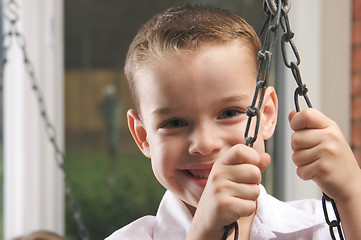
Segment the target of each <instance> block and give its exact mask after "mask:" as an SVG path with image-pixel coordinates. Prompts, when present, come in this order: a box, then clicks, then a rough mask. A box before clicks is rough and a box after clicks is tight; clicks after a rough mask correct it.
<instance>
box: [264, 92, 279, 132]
mask: <svg viewBox="0 0 361 240" xmlns="http://www.w3.org/2000/svg"><path fill="white" fill-rule="evenodd" d="M277 114H278V99H277V95H276V91H275V89H274V88H273V87H268V88H267V89H266V91H265V95H264V100H263V107H262V118H263V138H264V139H269V138H270V137H272V135H273V132H274V130H275V128H276V123H277Z"/></svg>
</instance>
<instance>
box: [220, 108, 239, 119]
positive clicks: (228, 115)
mask: <svg viewBox="0 0 361 240" xmlns="http://www.w3.org/2000/svg"><path fill="white" fill-rule="evenodd" d="M242 113H243V112H242V111H240V110H238V109H228V110H226V111H224V112H222V113H221V115H219V117H218V119H226V118H234V117H236V116H238V115H239V114H242Z"/></svg>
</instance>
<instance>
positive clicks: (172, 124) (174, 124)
mask: <svg viewBox="0 0 361 240" xmlns="http://www.w3.org/2000/svg"><path fill="white" fill-rule="evenodd" d="M185 126H187V123H186V122H185V121H183V120H180V119H172V120H168V121H166V122H164V123H162V124H161V125H160V126H159V128H180V127H185Z"/></svg>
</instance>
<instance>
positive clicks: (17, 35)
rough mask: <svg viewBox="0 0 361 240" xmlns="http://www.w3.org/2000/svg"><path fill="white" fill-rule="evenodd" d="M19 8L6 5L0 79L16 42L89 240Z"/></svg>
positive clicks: (80, 224) (12, 3)
mask: <svg viewBox="0 0 361 240" xmlns="http://www.w3.org/2000/svg"><path fill="white" fill-rule="evenodd" d="M19 8H20V6H19V4H18V3H17V2H16V1H15V0H9V1H8V2H7V3H6V5H5V8H4V10H5V11H6V12H5V18H4V19H5V20H6V21H8V23H9V29H8V30H7V31H6V32H4V33H3V36H2V43H3V49H2V50H3V52H2V58H1V63H2V68H1V72H0V74H1V76H0V77H1V78H2V77H3V71H4V69H5V66H6V63H7V61H8V59H7V51H8V49H9V48H10V47H11V44H12V42H13V41H14V40H15V43H16V45H17V46H18V47H19V48H20V50H21V52H22V56H23V61H24V67H25V71H26V73H27V75H28V77H29V80H30V83H31V87H32V90H33V92H34V94H35V97H36V100H37V103H38V106H39V110H40V115H41V118H42V119H43V122H44V125H45V133H46V135H47V137H48V140H49V142H50V144H51V145H52V147H53V149H54V153H55V155H54V159H55V161H56V164H57V166H58V168H59V170H60V171H61V172H62V174H63V177H64V181H65V192H66V194H67V196H68V200H69V206H70V208H71V211H72V215H73V219H74V220H75V222H76V224H77V229H78V235H79V238H80V239H82V240H89V239H90V236H89V231H88V229H87V227H86V226H85V224H84V221H83V220H82V213H81V208H80V204H79V201H78V200H77V198H76V197H75V195H74V193H73V187H72V183H71V180H70V178H69V176H68V174H67V173H66V171H65V169H64V160H65V154H64V152H63V150H61V149H60V147H59V144H58V142H57V140H56V139H57V135H56V129H55V127H54V125H53V124H52V122H51V121H50V119H49V114H48V111H47V108H46V104H45V100H44V97H43V93H42V91H41V88H40V85H39V82H38V78H37V75H36V72H35V68H34V65H33V63H32V61H31V59H30V58H29V56H28V52H27V46H26V41H25V36H24V35H23V34H22V33H21V32H19V31H18V29H17V22H18V20H19V17H20V16H19V13H18V10H19Z"/></svg>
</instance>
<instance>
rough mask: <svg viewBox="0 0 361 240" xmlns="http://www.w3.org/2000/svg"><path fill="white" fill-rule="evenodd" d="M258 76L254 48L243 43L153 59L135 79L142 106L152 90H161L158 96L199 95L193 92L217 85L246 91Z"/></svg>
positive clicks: (227, 89)
mask: <svg viewBox="0 0 361 240" xmlns="http://www.w3.org/2000/svg"><path fill="white" fill-rule="evenodd" d="M256 75H257V60H256V57H255V54H254V53H253V50H252V48H250V47H248V46H247V45H244V44H243V45H241V44H226V45H220V44H209V45H205V46H203V47H201V48H199V49H197V50H178V51H173V52H170V53H166V54H164V55H163V56H162V57H161V58H154V59H152V60H151V61H148V63H147V64H146V65H144V67H143V68H141V69H140V70H139V71H138V72H137V74H136V75H135V80H136V86H137V95H138V98H139V103H140V105H143V102H144V101H147V100H146V99H147V97H146V95H149V93H150V91H151V90H156V91H158V95H159V96H160V95H162V94H163V93H164V94H166V93H169V94H173V95H174V94H175V95H179V97H181V96H183V97H185V96H184V95H186V96H190V94H197V92H192V91H191V90H192V89H193V88H197V89H198V90H199V89H201V90H202V91H208V90H209V91H210V90H211V88H212V87H214V86H217V88H219V90H224V91H228V92H232V91H234V92H237V91H240V90H242V91H243V92H244V91H245V89H254V85H255V83H256ZM172 91H173V92H172ZM171 92H172V93H171ZM164 94H163V95H164ZM252 94H253V92H252ZM203 97H204V96H203Z"/></svg>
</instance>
